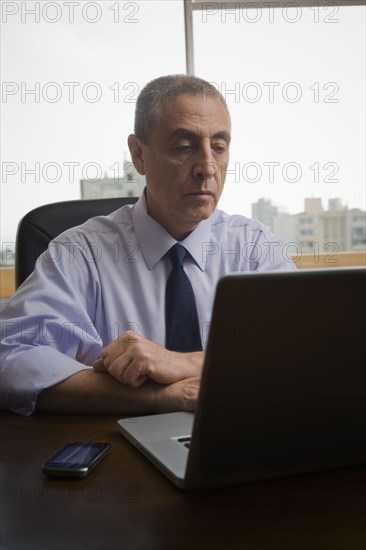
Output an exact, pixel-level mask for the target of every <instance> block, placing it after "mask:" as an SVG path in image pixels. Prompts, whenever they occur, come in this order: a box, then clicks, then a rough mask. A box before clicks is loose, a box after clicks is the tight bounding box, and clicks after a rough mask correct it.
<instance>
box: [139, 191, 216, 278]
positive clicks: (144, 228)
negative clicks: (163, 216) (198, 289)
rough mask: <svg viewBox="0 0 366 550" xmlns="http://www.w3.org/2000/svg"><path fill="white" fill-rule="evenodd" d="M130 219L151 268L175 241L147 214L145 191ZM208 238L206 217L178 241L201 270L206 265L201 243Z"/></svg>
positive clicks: (208, 221) (208, 230)
mask: <svg viewBox="0 0 366 550" xmlns="http://www.w3.org/2000/svg"><path fill="white" fill-rule="evenodd" d="M132 221H133V225H134V229H135V233H136V237H137V241H138V244H139V247H140V250H141V252H142V254H143V256H144V259H145V261H146V264H147V266H148V268H149V269H153V268H154V267H155V265H156V264H157V263H158V262H159V261H160V260H161V258H162V257H163V256H164V255H165V254H166V253H167V252H168V250H169V249H170V248H171V247H172V246H173V245H174V244H175V243H176V242H177V241H176V240H175V239H174V238H173V237H172V236H171V235H170V234H169V233H168V232H167V231H166V230H165V229H164V228H163V227H162V226H161V225H160V224H159V223H158V222H157V221H156V220H154V218H152V217H151V216H150V215H149V214H148V212H147V202H146V197H145V192H143V193H142V195H141V197H140V198H139V200H138V201H137V203H136V205H135V208H134V210H133V214H132ZM210 238H211V220H210V218H208V219H207V220H203V221H201V222H200V223H199V224H198V225H197V227H196V228H195V229H194V230H193V231H192V233H190V234H189V235H188V237H186V238H185V239H183V241H180V244H181V245H183V246H184V247H185V248H186V249H187V250H188V252H189V253H190V255H191V256H192V258H193V259H194V261H195V262H196V263H197V265H198V266H199V268H200V269H201V270H202V271H204V270H205V265H206V264H205V263H204V262H203V254H202V249H203V244H204V243H207V242H209V241H210Z"/></svg>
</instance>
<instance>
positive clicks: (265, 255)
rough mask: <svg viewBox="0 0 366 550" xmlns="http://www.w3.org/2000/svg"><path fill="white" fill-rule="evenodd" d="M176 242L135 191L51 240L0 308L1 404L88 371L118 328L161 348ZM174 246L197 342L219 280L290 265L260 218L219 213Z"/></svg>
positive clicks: (30, 404)
mask: <svg viewBox="0 0 366 550" xmlns="http://www.w3.org/2000/svg"><path fill="white" fill-rule="evenodd" d="M175 242H176V241H175V239H173V237H172V236H171V235H169V234H168V233H167V232H166V231H165V230H164V229H163V228H162V227H161V225H159V224H158V223H157V222H156V221H155V220H154V219H153V218H151V217H150V216H149V215H148V213H147V205H146V199H145V195H144V194H143V195H142V196H141V198H140V199H139V201H138V202H137V203H136V205H134V206H131V205H129V206H124V207H122V208H120V209H119V210H116V211H115V212H113V213H112V214H110V215H109V216H100V217H96V218H92V219H90V220H89V221H87V222H86V223H84V224H83V225H81V226H78V227H75V228H72V229H69V230H68V231H66V232H64V233H63V234H62V235H60V236H59V237H58V238H57V239H55V240H54V241H53V242H52V243H51V244H50V246H49V249H48V251H47V252H45V253H44V254H43V255H42V256H41V257H40V258H39V259H38V261H37V264H36V269H35V271H34V273H33V274H32V275H31V276H30V277H29V278H28V279H27V280H26V281H25V282H24V283H23V284H22V286H21V287H20V288H19V289H18V290H17V292H16V293H15V295H14V296H13V297H12V298H11V300H10V301H9V303H8V305H7V306H6V308H5V309H4V311H3V312H2V317H3V321H2V344H1V400H0V405H1V407H2V408H6V409H10V410H12V411H13V412H17V413H19V414H24V415H29V414H31V413H32V412H33V411H34V408H35V404H36V399H37V395H38V394H39V393H40V392H41V391H42V390H43V389H45V388H47V387H49V386H53V385H54V384H57V383H59V382H61V381H62V380H65V379H66V378H68V377H69V376H71V375H73V374H75V373H77V372H79V371H81V370H84V369H86V368H91V367H90V366H91V365H92V364H93V363H94V361H95V360H96V359H97V358H98V356H99V354H100V351H101V349H102V348H103V347H104V346H105V345H107V344H108V343H110V342H111V341H112V340H114V339H116V338H117V336H119V335H120V334H121V333H122V332H123V331H125V330H127V329H129V330H134V331H136V332H138V333H139V334H141V335H143V336H145V337H146V338H148V339H150V340H152V341H154V342H156V343H157V344H160V345H161V346H164V344H165V341H164V340H165V320H164V306H165V304H164V301H165V285H166V280H167V277H168V275H169V272H170V269H171V266H170V264H169V260H168V259H167V258H166V257H164V256H165V254H166V252H167V251H168V250H169V248H170V247H171V246H173V244H175ZM181 244H183V245H184V246H185V247H186V249H187V250H188V251H189V252H190V257H189V258H188V260H187V261H186V262H185V271H186V273H187V275H188V276H189V278H190V280H191V283H192V286H193V290H194V293H195V297H196V302H197V310H198V318H199V322H200V330H201V338H202V344H203V348H204V349H205V348H206V345H207V336H208V332H209V323H210V319H211V311H212V306H213V299H214V295H215V289H216V284H217V281H218V279H219V278H220V277H222V276H223V275H226V274H228V273H233V272H242V271H253V270H277V269H294V268H295V266H294V264H293V262H292V260H291V258H290V257H288V255H287V249H286V246H285V245H284V244H283V243H282V241H281V240H280V239H279V238H278V237H276V236H275V235H273V234H272V233H271V232H270V231H269V230H268V229H267V228H266V227H265V226H264V225H262V224H261V223H260V222H257V221H254V220H251V219H249V218H246V217H243V216H228V215H227V214H225V213H224V212H222V211H220V210H215V211H214V212H213V214H212V215H211V217H210V218H209V219H207V220H204V221H202V222H201V223H199V225H198V226H197V227H196V229H195V230H194V231H193V232H192V233H191V234H190V235H189V236H188V237H187V238H186V239H184V241H181ZM247 314H248V312H247V313H246V315H247ZM249 314H250V313H249Z"/></svg>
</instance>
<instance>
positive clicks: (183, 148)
mask: <svg viewBox="0 0 366 550" xmlns="http://www.w3.org/2000/svg"><path fill="white" fill-rule="evenodd" d="M191 149H192V146H191V145H178V146H177V147H176V148H175V150H176V151H177V152H178V153H186V152H187V151H190V150H191Z"/></svg>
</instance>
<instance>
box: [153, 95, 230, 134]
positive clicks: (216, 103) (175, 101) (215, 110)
mask: <svg viewBox="0 0 366 550" xmlns="http://www.w3.org/2000/svg"><path fill="white" fill-rule="evenodd" d="M160 123H161V124H162V125H163V126H165V128H166V129H167V130H168V132H169V134H174V135H178V134H183V133H184V132H185V131H186V133H189V132H192V133H195V132H197V130H198V129H199V127H200V126H201V125H204V126H205V125H208V126H210V127H212V129H213V130H214V133H216V132H219V131H221V132H226V133H227V134H229V135H230V127H231V124H230V117H229V114H228V113H227V111H226V109H225V107H224V105H223V103H222V101H221V100H220V98H219V97H217V96H209V97H207V96H206V97H202V96H201V95H197V96H196V95H182V96H178V97H172V98H164V100H163V101H162V102H161V119H160ZM198 133H200V132H198Z"/></svg>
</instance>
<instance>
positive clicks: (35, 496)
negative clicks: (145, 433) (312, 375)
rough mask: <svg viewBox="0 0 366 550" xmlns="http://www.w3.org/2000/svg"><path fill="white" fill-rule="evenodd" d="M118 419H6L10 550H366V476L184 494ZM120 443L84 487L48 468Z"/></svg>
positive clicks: (347, 474) (329, 475) (4, 530)
mask: <svg viewBox="0 0 366 550" xmlns="http://www.w3.org/2000/svg"><path fill="white" fill-rule="evenodd" d="M117 418H118V417H116V416H99V417H98V416H58V415H44V416H41V415H34V416H32V417H29V418H24V417H20V416H17V415H12V414H10V413H1V414H0V421H1V433H0V436H1V465H2V470H1V542H0V548H1V549H2V550H5V549H6V550H8V549H12V550H15V549H16V550H22V549H27V550H54V549H60V550H66V549H67V550H76V549H84V548H85V549H88V550H95V549H101V550H112V549H119V550H120V549H123V550H125V549H126V550H131V549H136V550H145V549H153V550H155V549H156V550H164V549H169V550H175V549H177V550H180V549H182V550H183V549H184V550H187V549H191V548H199V549H200V550H201V549H202V550H205V549H225V550H226V549H230V548H236V549H243V550H244V549H250V550H253V549H260V550H267V549H278V550H284V549H290V550H302V549H304V550H312V549H314V550H320V549H324V550H337V549H338V550H341V549H344V550H358V549H359V550H364V549H365V546H366V531H365V525H366V522H365V518H366V499H365V473H366V467H359V468H353V469H344V470H337V471H333V472H325V473H319V474H312V475H306V476H299V477H293V478H287V479H281V480H274V481H270V482H265V483H256V484H251V485H243V486H240V487H239V486H237V487H232V488H227V489H223V490H217V491H211V492H201V493H194V494H185V493H183V492H180V491H179V490H178V489H176V488H175V487H174V486H173V485H171V484H170V482H169V481H167V480H166V479H165V477H164V476H163V475H162V474H160V472H159V471H158V470H156V469H155V468H154V466H152V465H151V464H150V463H149V462H148V461H147V460H146V459H145V458H144V457H143V456H141V455H140V454H139V452H138V451H136V450H135V449H134V448H133V447H132V446H131V445H130V444H129V443H128V442H127V441H125V440H124V439H123V438H122V436H121V435H120V434H119V432H118V429H117V425H116V422H115V421H116V419H117ZM77 439H82V440H102V441H103V440H104V441H109V442H110V443H112V449H111V451H110V453H109V455H108V456H107V457H106V458H105V459H104V460H103V461H102V463H101V464H99V465H98V466H97V467H96V469H95V470H94V471H93V472H92V473H91V474H90V476H89V477H88V478H86V479H84V480H80V481H69V480H66V481H60V480H49V479H47V478H46V477H45V476H44V475H43V474H42V471H41V465H42V464H43V462H45V461H46V459H47V458H49V457H50V456H51V455H52V454H53V453H54V452H56V451H57V450H58V449H59V448H60V447H61V446H63V445H64V444H66V443H68V442H69V441H71V440H77Z"/></svg>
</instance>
